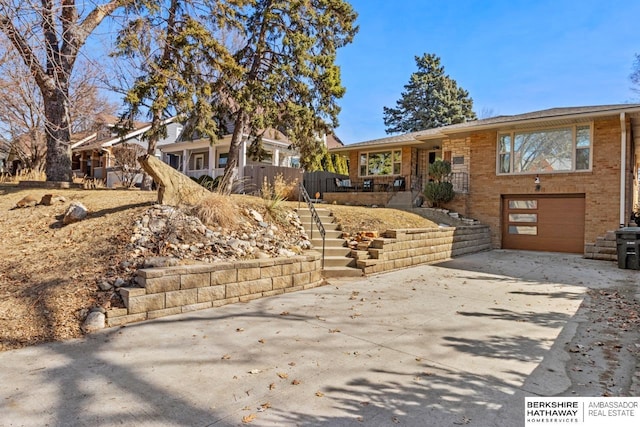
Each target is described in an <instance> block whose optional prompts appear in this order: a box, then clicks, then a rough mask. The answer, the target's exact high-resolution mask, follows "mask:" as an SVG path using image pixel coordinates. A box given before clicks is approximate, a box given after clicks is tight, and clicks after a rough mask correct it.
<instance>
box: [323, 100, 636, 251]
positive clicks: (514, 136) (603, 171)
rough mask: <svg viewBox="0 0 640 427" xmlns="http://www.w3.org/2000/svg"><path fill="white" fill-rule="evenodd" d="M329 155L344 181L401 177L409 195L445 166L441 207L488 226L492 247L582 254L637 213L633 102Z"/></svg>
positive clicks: (433, 132) (407, 137)
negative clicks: (450, 194)
mask: <svg viewBox="0 0 640 427" xmlns="http://www.w3.org/2000/svg"><path fill="white" fill-rule="evenodd" d="M331 152H333V153H336V154H342V155H345V156H348V159H349V177H350V179H351V182H352V183H359V182H362V181H363V180H364V179H373V180H374V182H376V183H378V182H382V183H385V182H388V181H391V180H393V179H394V178H397V177H403V178H404V179H405V180H406V181H407V190H409V189H411V190H412V191H413V193H414V195H416V194H418V193H419V192H420V191H421V190H422V188H423V187H424V185H425V183H426V182H427V180H428V168H429V164H431V163H433V161H435V160H436V159H438V158H441V159H444V160H448V161H450V162H451V164H452V171H453V173H452V182H453V184H454V188H455V190H456V197H455V199H454V200H453V201H452V202H451V203H450V204H449V205H448V206H446V207H447V208H449V209H452V210H455V211H457V212H459V213H461V214H462V215H464V216H467V217H471V218H475V219H478V220H480V221H481V222H482V223H485V224H487V225H489V226H490V228H491V241H492V247H493V248H504V249H522V250H541V251H552V252H570V253H587V252H588V251H589V250H593V245H594V243H595V242H596V240H597V239H598V238H599V237H603V236H604V235H605V234H606V233H607V231H610V230H616V229H618V228H619V227H622V226H626V225H628V224H629V219H630V215H631V212H632V211H633V209H634V206H636V207H637V204H638V169H639V167H640V104H622V105H605V106H593V107H575V108H553V109H549V110H543V111H536V112H531V113H526V114H519V115H513V116H498V117H492V118H488V119H483V120H477V121H472V122H467V123H461V124H457V125H451V126H446V127H442V128H438V129H429V130H425V131H421V132H412V133H408V134H404V135H399V136H392V137H388V138H382V139H376V140H372V141H365V142H360V143H356V144H349V145H346V146H344V147H338V148H334V149H332V150H331ZM381 164H384V165H386V167H381V166H380V165H381Z"/></svg>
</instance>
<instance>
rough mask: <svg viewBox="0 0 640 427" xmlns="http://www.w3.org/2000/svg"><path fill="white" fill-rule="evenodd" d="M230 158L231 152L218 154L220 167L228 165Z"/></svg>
mask: <svg viewBox="0 0 640 427" xmlns="http://www.w3.org/2000/svg"><path fill="white" fill-rule="evenodd" d="M228 160H229V153H220V154H218V168H225V167H227V161H228Z"/></svg>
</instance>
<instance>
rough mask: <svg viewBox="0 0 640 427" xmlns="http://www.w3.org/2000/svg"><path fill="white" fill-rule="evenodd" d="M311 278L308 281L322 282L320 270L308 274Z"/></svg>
mask: <svg viewBox="0 0 640 427" xmlns="http://www.w3.org/2000/svg"><path fill="white" fill-rule="evenodd" d="M310 274H311V277H310V278H309V280H311V282H320V281H321V280H322V270H314V271H311V272H310Z"/></svg>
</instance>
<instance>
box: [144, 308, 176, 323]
mask: <svg viewBox="0 0 640 427" xmlns="http://www.w3.org/2000/svg"><path fill="white" fill-rule="evenodd" d="M180 313H182V307H171V308H164V309H162V310H153V311H149V312H147V319H148V320H152V319H158V318H160V317H165V316H173V315H174V314H180Z"/></svg>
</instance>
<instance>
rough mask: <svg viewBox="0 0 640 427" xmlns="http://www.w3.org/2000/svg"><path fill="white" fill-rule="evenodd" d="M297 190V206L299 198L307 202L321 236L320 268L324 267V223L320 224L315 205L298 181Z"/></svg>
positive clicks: (311, 225)
mask: <svg viewBox="0 0 640 427" xmlns="http://www.w3.org/2000/svg"><path fill="white" fill-rule="evenodd" d="M298 187H299V191H298V208H299V207H300V199H303V200H304V201H305V202H306V203H307V207H308V208H309V212H310V213H311V221H313V222H315V225H316V228H317V229H318V231H319V232H320V236H322V268H324V247H325V237H324V236H325V234H326V231H325V229H324V225H322V220H320V216H319V215H318V212H317V211H316V208H315V206H313V203H312V202H311V198H310V197H309V193H307V190H306V189H305V188H304V184H303V183H300V185H299V186H298ZM313 222H311V223H310V224H309V228H310V229H311V230H310V231H311V235H310V238H311V239H313Z"/></svg>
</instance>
